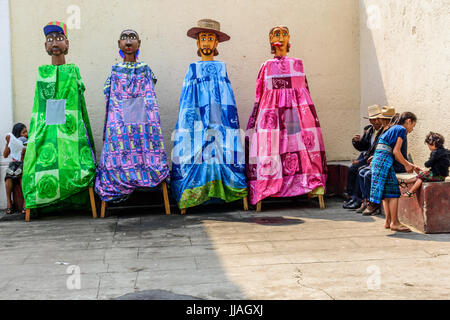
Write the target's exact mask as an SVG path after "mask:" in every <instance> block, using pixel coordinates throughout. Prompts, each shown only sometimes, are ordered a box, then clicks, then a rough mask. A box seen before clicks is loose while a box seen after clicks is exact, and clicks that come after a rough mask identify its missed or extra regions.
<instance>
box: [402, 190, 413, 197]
mask: <svg viewBox="0 0 450 320" xmlns="http://www.w3.org/2000/svg"><path fill="white" fill-rule="evenodd" d="M414 194H415V192H409V191H408V190H407V191H405V193H404V194H403V196H404V197H405V198H411V197H413V196H414Z"/></svg>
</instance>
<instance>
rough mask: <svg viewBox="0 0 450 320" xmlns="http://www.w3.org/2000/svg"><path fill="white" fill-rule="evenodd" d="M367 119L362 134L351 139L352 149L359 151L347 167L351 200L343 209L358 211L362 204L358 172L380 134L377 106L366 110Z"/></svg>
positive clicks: (348, 192) (378, 109)
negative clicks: (368, 122)
mask: <svg viewBox="0 0 450 320" xmlns="http://www.w3.org/2000/svg"><path fill="white" fill-rule="evenodd" d="M367 109H368V113H369V117H364V119H369V121H370V125H368V126H366V127H365V128H364V134H363V136H362V137H361V136H360V135H355V136H354V137H353V139H352V144H353V147H354V148H355V149H356V150H358V151H361V154H360V155H359V157H358V159H356V160H354V161H353V162H352V165H351V166H350V167H349V171H348V179H347V194H348V195H349V196H351V199H350V200H349V201H347V202H344V206H343V207H344V208H345V209H358V208H360V207H361V204H362V194H361V188H360V185H359V181H358V177H359V175H358V170H359V169H360V168H361V167H363V166H365V165H367V159H368V157H367V156H366V154H367V151H368V150H369V149H370V148H371V146H372V145H373V144H374V142H375V141H376V140H377V139H378V138H379V136H380V134H381V130H380V129H381V122H380V121H379V120H378V116H379V115H380V114H381V109H380V107H379V106H378V105H372V106H369V107H368V108H367Z"/></svg>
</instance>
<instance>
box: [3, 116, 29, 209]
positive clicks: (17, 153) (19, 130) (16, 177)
mask: <svg viewBox="0 0 450 320" xmlns="http://www.w3.org/2000/svg"><path fill="white" fill-rule="evenodd" d="M27 140H28V130H27V127H26V126H25V125H24V124H23V123H17V124H15V125H14V127H13V130H12V134H10V133H8V134H7V135H6V146H5V150H4V151H3V157H4V158H8V157H9V156H10V155H11V158H12V161H11V162H10V163H9V166H8V169H6V176H5V188H6V201H7V209H6V214H11V213H12V212H13V208H12V199H11V196H12V192H13V189H14V184H15V183H19V185H20V188H21V189H22V170H23V157H24V155H25V149H26V144H27ZM18 202H21V203H22V204H24V200H23V197H22V199H20V200H19V201H18ZM22 213H24V210H22Z"/></svg>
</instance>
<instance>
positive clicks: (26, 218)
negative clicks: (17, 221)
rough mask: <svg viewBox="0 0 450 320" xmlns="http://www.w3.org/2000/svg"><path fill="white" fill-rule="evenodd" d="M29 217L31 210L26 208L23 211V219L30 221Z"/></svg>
mask: <svg viewBox="0 0 450 320" xmlns="http://www.w3.org/2000/svg"><path fill="white" fill-rule="evenodd" d="M30 217H31V210H30V209H27V210H26V212H25V221H26V222H30Z"/></svg>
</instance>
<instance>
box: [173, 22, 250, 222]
mask: <svg viewBox="0 0 450 320" xmlns="http://www.w3.org/2000/svg"><path fill="white" fill-rule="evenodd" d="M187 35H188V36H189V37H191V38H193V39H195V40H197V47H198V51H197V54H198V56H200V57H201V58H202V60H201V61H197V62H194V63H191V64H190V65H189V68H188V71H187V73H186V76H185V78H184V82H183V88H182V91H181V97H180V105H179V114H178V121H177V124H176V127H175V135H174V150H173V158H172V175H171V190H172V194H173V196H174V198H175V199H176V201H177V203H178V207H179V208H180V209H181V213H182V214H184V213H185V212H186V209H187V208H190V207H194V206H197V205H200V204H202V203H205V202H213V201H214V202H215V201H225V202H231V201H236V200H239V199H244V209H246V208H247V203H246V197H247V183H246V179H245V154H244V149H243V146H242V139H241V134H240V126H239V118H238V112H237V108H236V100H235V98H234V94H233V89H232V87H231V83H230V80H229V78H228V74H227V69H226V65H225V63H224V62H221V61H214V56H217V55H218V54H219V53H218V51H217V46H218V44H219V43H220V42H224V41H227V40H229V39H230V37H229V36H228V35H227V34H225V33H223V32H221V31H220V24H219V23H218V22H217V21H214V20H211V19H202V20H200V21H198V23H197V27H194V28H191V29H190V30H189V31H188V32H187Z"/></svg>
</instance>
